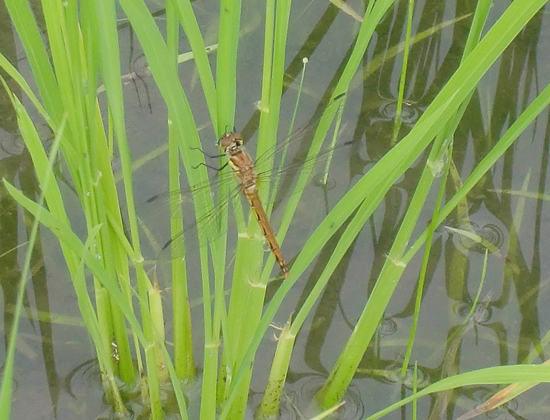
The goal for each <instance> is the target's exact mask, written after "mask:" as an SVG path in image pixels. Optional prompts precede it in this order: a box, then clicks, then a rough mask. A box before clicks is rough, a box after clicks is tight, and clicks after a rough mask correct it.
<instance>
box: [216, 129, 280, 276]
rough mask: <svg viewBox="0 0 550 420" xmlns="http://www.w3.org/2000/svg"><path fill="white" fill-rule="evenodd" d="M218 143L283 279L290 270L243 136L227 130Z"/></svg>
mask: <svg viewBox="0 0 550 420" xmlns="http://www.w3.org/2000/svg"><path fill="white" fill-rule="evenodd" d="M219 143H220V147H221V148H222V150H223V151H224V153H225V155H226V156H227V160H228V163H229V166H231V169H233V171H234V173H235V176H236V177H237V179H238V180H239V182H240V184H241V189H242V192H243V194H244V195H245V197H246V199H247V200H248V203H249V204H250V208H251V209H252V211H253V212H254V214H255V215H256V220H257V221H258V224H259V225H260V228H261V229H262V233H263V234H264V237H265V240H266V241H267V244H268V245H269V248H271V252H272V253H273V256H274V257H275V260H276V261H277V264H278V265H279V267H280V268H281V271H282V272H283V276H284V277H285V279H286V278H288V277H289V276H290V271H289V269H288V266H287V265H286V262H285V259H284V257H283V253H282V252H281V248H280V246H279V243H278V242H277V238H276V237H275V233H274V232H273V228H272V227H271V224H270V223H269V218H268V217H267V214H266V212H265V209H264V206H263V204H262V200H261V199H260V195H259V194H258V187H257V186H256V181H257V180H258V173H257V172H256V169H255V166H254V163H253V162H252V159H251V158H250V156H249V155H248V153H246V152H245V151H244V149H243V144H244V141H243V137H242V136H241V135H240V134H239V133H236V132H234V131H228V132H226V133H225V134H224V135H223V136H222V137H221V139H220V141H219Z"/></svg>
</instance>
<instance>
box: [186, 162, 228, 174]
mask: <svg viewBox="0 0 550 420" xmlns="http://www.w3.org/2000/svg"><path fill="white" fill-rule="evenodd" d="M228 164H229V162H225V163H224V164H223V165H222V167H221V168H220V167H216V166H213V165H209V164H207V163H203V162H201V163H199V164H198V165H195V166H193V169H197V168H198V167H200V166H202V165H204V166H206V167H207V168H210V169H213V170H215V171H218V172H220V171H222V170H223V169H224V168H225V167H226V166H227V165H228Z"/></svg>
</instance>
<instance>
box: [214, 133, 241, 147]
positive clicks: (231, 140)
mask: <svg viewBox="0 0 550 420" xmlns="http://www.w3.org/2000/svg"><path fill="white" fill-rule="evenodd" d="M219 144H220V147H221V148H222V149H223V150H226V151H227V150H229V149H232V148H239V147H241V146H242V145H243V136H241V135H240V134H239V133H235V132H231V131H228V132H227V133H225V134H224V135H223V136H222V137H221V138H220V140H219Z"/></svg>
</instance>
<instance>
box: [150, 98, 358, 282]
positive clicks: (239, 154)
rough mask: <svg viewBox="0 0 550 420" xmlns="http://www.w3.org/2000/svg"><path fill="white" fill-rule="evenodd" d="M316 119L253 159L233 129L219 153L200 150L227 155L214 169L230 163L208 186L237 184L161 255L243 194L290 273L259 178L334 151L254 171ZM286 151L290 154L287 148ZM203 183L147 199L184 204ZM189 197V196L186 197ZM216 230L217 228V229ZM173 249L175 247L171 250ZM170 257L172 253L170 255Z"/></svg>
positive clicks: (211, 222) (299, 166)
mask: <svg viewBox="0 0 550 420" xmlns="http://www.w3.org/2000/svg"><path fill="white" fill-rule="evenodd" d="M342 96H343V95H340V96H337V97H336V98H335V99H333V100H332V101H331V103H330V104H329V105H328V106H327V108H328V107H330V106H332V105H333V104H335V103H340V98H341V97H342ZM319 121H320V120H319V119H316V120H315V119H314V121H313V122H312V123H310V124H308V125H307V126H306V128H303V129H300V130H298V131H297V132H296V133H294V134H293V135H291V136H289V137H288V138H287V139H286V140H285V141H284V142H283V143H282V144H280V145H278V146H276V147H275V148H274V149H272V150H270V151H267V152H265V154H264V155H262V156H260V157H259V158H258V159H256V161H253V160H252V158H251V157H250V155H249V154H248V153H247V152H246V151H245V150H244V140H243V136H242V135H241V134H240V133H238V132H236V131H227V132H226V133H224V134H223V135H222V137H221V138H220V139H219V140H218V145H219V147H220V149H221V151H222V152H223V154H221V155H215V156H209V155H207V154H206V153H204V152H203V154H205V155H206V156H208V157H212V158H214V157H220V156H224V155H225V156H226V157H227V163H226V164H225V165H223V166H222V167H221V168H214V169H215V170H216V171H218V172H221V171H222V170H223V169H224V168H225V167H226V166H229V167H230V168H231V169H232V171H231V172H232V174H231V173H230V174H218V175H217V177H214V178H213V179H212V180H210V181H209V187H212V186H213V185H214V184H219V183H224V182H227V181H228V179H227V178H228V177H232V178H236V179H237V182H238V184H239V185H238V186H237V188H236V189H235V190H234V191H233V192H232V193H230V194H229V196H228V197H225V198H224V199H223V200H222V201H221V202H219V203H218V205H217V206H216V207H215V208H214V210H213V211H212V212H210V213H209V214H208V215H206V216H204V217H203V218H202V219H201V220H197V221H196V222H195V223H194V224H192V225H191V226H188V227H184V229H183V232H180V233H179V234H178V235H176V237H174V238H172V239H170V240H169V241H168V242H166V243H165V244H164V246H163V247H162V250H161V255H166V254H167V253H166V252H165V251H166V250H167V249H168V248H174V247H176V245H175V244H174V242H175V240H176V238H178V237H179V236H180V235H182V234H184V233H185V234H187V232H189V231H192V230H195V231H197V230H201V229H207V230H208V231H210V232H212V226H208V225H214V224H215V223H216V221H217V215H218V214H220V212H221V211H224V209H225V208H226V207H227V206H228V203H229V202H230V201H231V200H232V198H233V197H234V195H236V194H242V195H244V197H246V199H247V201H248V204H249V205H250V209H251V211H252V212H253V213H254V215H255V217H256V220H257V221H258V224H259V226H260V229H261V231H262V233H263V235H264V237H265V240H266V242H267V244H268V245H269V247H270V249H271V252H272V253H273V255H274V257H275V260H276V262H277V264H278V266H279V268H280V270H281V272H282V274H283V276H284V278H288V277H289V276H290V270H289V267H288V265H287V263H286V260H285V258H284V257H283V254H282V252H281V248H280V246H279V243H278V241H277V239H276V236H275V233H274V229H273V227H272V226H271V223H270V221H269V217H268V216H267V213H266V211H265V208H264V205H263V203H262V200H261V199H260V195H259V193H258V182H259V181H260V180H261V181H262V182H263V181H264V179H266V178H269V177H272V176H273V175H274V174H285V175H286V174H287V173H292V170H296V169H303V168H307V167H308V166H310V167H312V166H313V165H315V164H317V163H320V162H323V161H326V160H327V159H328V157H329V156H331V153H332V152H333V151H334V148H329V150H326V151H324V152H321V153H320V155H317V156H315V157H313V158H310V159H306V160H303V159H301V160H300V159H298V160H297V161H294V162H292V163H289V164H286V165H283V166H280V167H278V168H276V169H272V170H268V171H265V172H257V169H256V168H257V167H261V166H262V162H263V161H266V160H269V159H271V158H273V156H274V155H279V154H280V155H284V154H285V151H287V148H288V147H289V146H292V147H294V145H295V144H297V143H299V140H298V139H299V138H302V137H303V136H305V135H307V133H311V129H312V128H315V127H316V124H315V122H317V123H318V122H319ZM347 144H350V143H343V144H342V145H340V146H336V148H338V147H341V146H344V145H347ZM289 154H291V155H292V153H291V152H290V153H289ZM206 166H208V167H211V166H210V165H206ZM204 187H206V186H203V185H199V186H193V187H191V188H190V189H188V190H184V191H175V192H172V193H168V194H166V193H163V194H158V195H155V196H153V197H151V198H149V199H148V200H147V203H155V204H157V203H158V201H159V199H161V198H163V197H165V196H166V195H169V196H170V197H172V198H171V199H172V200H175V202H177V203H178V204H183V203H185V202H187V201H190V200H191V198H190V197H191V195H192V194H191V192H192V191H197V190H199V189H201V188H204ZM188 199H189V200H188ZM218 233H219V232H218ZM213 239H214V238H213V237H212V236H210V240H213ZM174 251H175V250H174ZM173 254H175V255H176V256H177V257H179V256H180V254H179V253H178V252H173ZM171 258H173V256H172V257H171Z"/></svg>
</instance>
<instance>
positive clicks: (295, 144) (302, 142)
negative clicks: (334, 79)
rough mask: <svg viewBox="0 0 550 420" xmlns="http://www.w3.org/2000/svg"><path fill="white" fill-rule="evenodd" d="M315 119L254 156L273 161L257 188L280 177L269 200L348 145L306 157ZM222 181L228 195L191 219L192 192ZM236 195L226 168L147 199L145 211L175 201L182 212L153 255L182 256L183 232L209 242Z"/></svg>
mask: <svg viewBox="0 0 550 420" xmlns="http://www.w3.org/2000/svg"><path fill="white" fill-rule="evenodd" d="M337 99H339V98H337ZM335 101H336V100H335ZM333 102H334V101H333ZM319 121H320V120H319V119H317V120H315V121H314V122H312V123H310V124H308V125H307V126H306V127H305V128H302V129H300V130H298V131H296V132H294V133H293V134H292V135H291V136H289V137H288V138H286V139H285V140H284V141H283V142H281V143H280V144H278V145H277V146H275V147H273V148H272V149H270V150H268V151H267V152H265V153H263V154H262V155H261V156H260V157H258V158H257V159H256V161H255V166H256V168H262V167H264V166H265V164H264V163H265V162H266V161H269V160H273V162H274V164H273V168H269V169H266V170H263V171H261V172H258V185H259V188H265V185H267V186H269V185H271V186H272V183H273V181H274V179H275V178H278V177H281V178H280V180H279V181H278V187H277V191H275V192H272V194H271V197H272V200H274V199H275V194H274V193H277V196H279V195H280V196H283V195H285V196H286V197H287V198H288V196H289V194H290V191H292V190H293V188H292V186H293V185H294V182H295V181H296V179H297V177H298V174H299V173H300V172H301V171H304V170H311V171H312V174H311V177H314V176H316V175H319V171H323V170H324V167H325V166H326V164H327V161H328V160H329V159H330V158H331V157H332V155H333V154H334V153H338V152H339V151H340V150H342V149H345V148H346V146H349V145H350V144H351V142H347V143H340V144H338V145H336V146H335V147H331V148H328V149H325V150H323V151H321V152H320V153H319V154H318V155H316V156H313V157H310V158H307V154H308V152H309V145H310V142H309V140H311V137H312V136H313V134H314V132H315V129H316V128H317V125H318V123H319ZM315 166H318V167H319V170H317V169H315V168H314V167H315ZM226 183H231V185H232V187H231V188H229V189H230V191H231V192H230V193H229V195H228V196H226V197H222V198H221V199H220V200H219V201H218V204H217V205H216V206H215V207H214V209H213V210H212V211H211V212H210V213H209V214H207V215H205V216H204V217H202V218H201V219H200V220H194V219H195V217H194V214H195V213H194V209H193V206H192V203H193V198H192V197H193V191H198V190H200V189H203V188H210V189H211V190H212V191H218V188H219V187H220V185H221V184H226ZM238 194H241V187H240V185H237V180H236V177H235V174H234V172H233V171H232V170H231V168H230V167H226V168H224V169H223V170H221V171H220V172H219V173H218V174H217V175H216V176H214V177H213V178H211V179H210V181H209V182H207V183H204V184H202V185H195V186H192V187H191V188H187V189H183V190H178V191H172V192H165V193H161V194H156V195H154V196H152V197H151V198H149V199H148V200H147V201H146V203H145V205H144V206H143V207H144V208H145V209H146V210H145V211H146V212H150V211H151V210H150V209H151V208H153V207H157V206H158V207H161V208H165V209H166V208H173V207H175V206H169V204H173V205H174V204H176V205H177V207H182V212H183V215H184V227H183V230H182V231H181V232H180V233H178V234H177V235H175V236H174V237H173V238H170V237H169V235H168V236H164V237H165V238H167V239H165V240H161V241H160V244H159V245H158V246H157V258H158V259H160V260H170V259H174V258H181V257H183V255H184V254H185V249H184V248H183V246H182V245H181V241H180V240H179V239H180V236H181V235H184V238H185V243H186V244H188V243H189V242H190V241H193V240H194V239H195V238H196V237H197V235H205V237H206V238H207V240H209V241H212V240H214V239H217V238H218V237H219V236H220V235H221V234H223V233H225V231H224V230H225V229H220V228H219V220H220V219H219V216H220V215H221V214H226V213H227V208H228V205H229V202H230V201H232V200H233V199H234V197H235V196H236V195H238ZM170 217H177V214H172V215H170ZM186 246H189V245H186Z"/></svg>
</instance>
